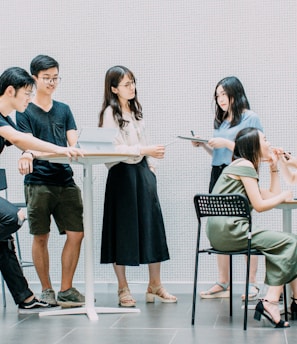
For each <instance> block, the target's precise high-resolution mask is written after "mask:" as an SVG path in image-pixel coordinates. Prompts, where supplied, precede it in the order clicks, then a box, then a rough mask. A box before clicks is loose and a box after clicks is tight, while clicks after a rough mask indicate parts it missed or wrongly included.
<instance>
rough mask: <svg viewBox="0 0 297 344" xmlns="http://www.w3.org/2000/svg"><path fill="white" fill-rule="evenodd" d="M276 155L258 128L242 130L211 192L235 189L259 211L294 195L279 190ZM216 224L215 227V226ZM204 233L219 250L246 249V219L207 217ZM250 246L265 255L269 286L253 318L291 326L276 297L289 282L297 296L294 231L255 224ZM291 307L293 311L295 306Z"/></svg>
mask: <svg viewBox="0 0 297 344" xmlns="http://www.w3.org/2000/svg"><path fill="white" fill-rule="evenodd" d="M261 160H262V161H268V163H269V165H270V172H271V173H270V174H271V180H270V188H269V190H262V189H260V188H259V184H258V181H259V177H258V171H259V165H260V162H261ZM277 163H278V155H277V154H275V153H274V152H272V150H271V147H270V144H269V142H267V141H266V139H265V136H264V134H263V133H262V132H260V131H259V130H258V129H256V128H245V129H243V130H241V131H240V132H239V133H238V134H237V136H236V139H235V147H234V152H233V157H232V163H231V164H230V165H229V166H227V167H226V168H225V169H224V170H223V173H222V175H221V176H220V178H219V179H218V181H217V183H216V185H215V187H214V189H213V191H212V192H213V193H214V194H227V193H239V194H243V195H245V196H246V197H247V198H248V199H249V202H250V204H251V207H252V208H254V209H255V210H256V211H258V212H262V211H266V210H270V209H272V208H274V207H275V206H276V205H278V204H280V203H282V202H284V201H288V200H291V199H292V192H291V191H281V189H280V179H279V173H278V168H277ZM214 228H215V230H213V229H214ZM206 232H207V236H208V238H209V240H210V243H211V245H212V246H213V247H215V248H216V249H218V250H226V251H229V250H241V249H244V248H246V245H247V234H248V225H247V220H246V219H244V218H242V219H241V218H240V219H238V218H230V217H211V218H209V219H208V221H207V227H206ZM252 248H255V249H258V250H259V251H261V252H262V253H263V255H264V256H265V261H266V275H265V283H266V284H267V285H268V286H269V288H268V290H267V294H266V296H265V297H264V298H263V299H261V300H259V302H258V304H257V305H256V311H255V315H254V319H256V320H260V319H261V315H264V316H265V317H266V318H267V319H268V320H269V321H270V322H271V323H272V324H274V325H275V327H278V328H279V327H289V326H290V325H289V323H288V322H285V321H283V320H282V319H281V316H280V311H279V307H278V301H279V298H280V295H281V292H282V290H283V285H284V284H285V283H289V282H290V284H291V288H292V291H293V298H294V299H296V298H297V279H296V277H297V264H296V261H297V236H296V235H294V234H289V233H283V232H277V231H271V230H265V229H260V228H257V229H255V230H253V233H252ZM291 309H293V313H294V314H295V315H296V314H297V304H296V303H295V302H294V300H293V303H292V306H291Z"/></svg>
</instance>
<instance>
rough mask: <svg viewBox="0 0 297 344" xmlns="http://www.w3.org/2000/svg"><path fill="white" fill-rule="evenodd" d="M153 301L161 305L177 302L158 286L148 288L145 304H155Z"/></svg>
mask: <svg viewBox="0 0 297 344" xmlns="http://www.w3.org/2000/svg"><path fill="white" fill-rule="evenodd" d="M155 299H157V300H160V301H161V302H163V303H175V302H177V297H175V296H174V295H171V294H169V293H168V292H167V290H166V289H165V288H164V287H163V286H162V285H159V286H157V287H152V286H148V288H147V292H146V295H145V300H146V302H147V303H149V302H155Z"/></svg>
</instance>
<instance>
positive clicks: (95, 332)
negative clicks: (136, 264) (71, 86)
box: [0, 293, 297, 344]
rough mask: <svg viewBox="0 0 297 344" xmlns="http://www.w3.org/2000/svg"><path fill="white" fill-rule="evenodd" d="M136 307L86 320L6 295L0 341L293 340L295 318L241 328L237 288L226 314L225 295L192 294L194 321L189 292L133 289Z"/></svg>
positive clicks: (106, 302)
mask: <svg viewBox="0 0 297 344" xmlns="http://www.w3.org/2000/svg"><path fill="white" fill-rule="evenodd" d="M134 296H135V297H136V299H137V306H138V308H139V309H140V310H141V312H140V313H134V314H132V313H131V314H99V320H98V321H95V322H92V321H90V320H89V319H88V318H87V316H86V315H67V316H65V315H63V316H47V317H39V316H38V314H26V315H19V314H18V312H17V308H16V306H15V305H14V304H13V301H12V299H11V297H10V296H8V304H7V307H6V309H5V308H2V305H1V304H0V307H1V308H0V343H1V344H29V343H30V344H66V343H67V344H69V343H71V344H93V343H96V344H97V343H100V344H118V343H120V344H134V343H135V344H191V343H206V344H209V343H213V344H216V343H218V344H219V343H228V344H229V343H234V344H235V343H236V344H242V343H255V344H257V343H259V344H285V343H290V344H293V343H296V335H297V321H295V322H292V321H291V322H290V323H291V328H289V329H286V330H283V329H274V328H273V327H272V326H271V325H270V324H269V323H268V322H267V321H265V320H261V322H257V321H255V320H253V315H254V311H253V310H249V315H248V329H247V331H243V310H242V309H241V301H240V294H239V293H237V294H235V295H234V315H233V318H232V319H231V318H230V317H229V315H228V314H229V313H228V310H229V308H228V307H229V299H220V300H219V299H217V300H200V299H199V298H198V299H197V314H196V324H195V326H191V302H192V299H191V294H179V295H177V296H178V303H177V304H161V303H159V302H156V303H155V304H146V303H145V301H144V295H143V294H134ZM0 300H1V299H0ZM96 300H97V301H96V305H97V306H99V307H115V306H116V302H117V300H116V295H114V293H112V294H111V293H105V294H96Z"/></svg>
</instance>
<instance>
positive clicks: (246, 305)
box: [243, 253, 251, 331]
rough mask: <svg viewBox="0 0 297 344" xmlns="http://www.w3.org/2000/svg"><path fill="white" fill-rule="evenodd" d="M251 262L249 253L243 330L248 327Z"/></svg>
mask: <svg viewBox="0 0 297 344" xmlns="http://www.w3.org/2000/svg"><path fill="white" fill-rule="evenodd" d="M250 262H251V256H250V254H249V253H248V255H247V263H246V280H245V300H244V319H243V330H244V331H246V329H247V316H248V302H249V282H250Z"/></svg>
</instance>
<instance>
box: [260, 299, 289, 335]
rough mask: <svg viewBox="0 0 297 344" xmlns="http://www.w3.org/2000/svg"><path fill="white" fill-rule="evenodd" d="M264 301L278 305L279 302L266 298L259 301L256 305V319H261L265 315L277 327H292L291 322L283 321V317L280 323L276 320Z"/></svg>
mask: <svg viewBox="0 0 297 344" xmlns="http://www.w3.org/2000/svg"><path fill="white" fill-rule="evenodd" d="M264 302H268V303H270V304H272V305H274V306H276V307H278V302H272V301H268V300H265V299H260V300H259V302H258V303H257V305H256V310H255V315H254V319H255V320H258V321H260V320H261V316H262V315H263V316H264V317H265V318H266V319H268V320H269V321H270V322H271V324H273V325H275V328H286V327H290V324H289V323H288V322H287V321H283V320H282V319H280V321H279V322H278V323H276V322H275V320H274V319H273V317H272V314H271V313H269V312H268V311H267V310H266V309H265V308H264V305H263V303H264Z"/></svg>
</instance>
